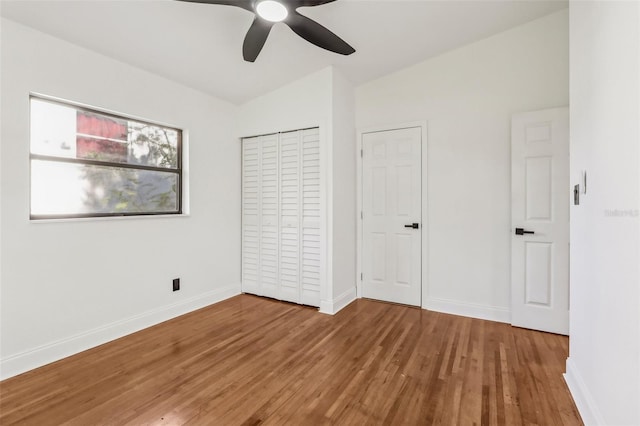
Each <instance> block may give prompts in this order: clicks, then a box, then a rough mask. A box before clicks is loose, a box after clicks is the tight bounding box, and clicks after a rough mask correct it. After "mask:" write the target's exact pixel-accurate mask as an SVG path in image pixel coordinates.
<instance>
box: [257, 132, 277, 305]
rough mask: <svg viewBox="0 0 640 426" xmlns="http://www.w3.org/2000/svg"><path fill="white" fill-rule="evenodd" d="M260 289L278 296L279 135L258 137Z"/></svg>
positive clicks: (267, 294) (261, 291)
mask: <svg viewBox="0 0 640 426" xmlns="http://www.w3.org/2000/svg"><path fill="white" fill-rule="evenodd" d="M260 139H261V140H260V144H261V148H262V149H261V155H260V213H261V221H260V222H261V223H260V274H259V276H260V290H259V292H258V294H260V295H262V296H267V297H273V298H278V296H279V294H278V293H279V292H278V288H279V279H278V254H279V253H278V228H279V221H280V220H279V219H280V214H279V209H278V174H279V170H278V169H279V168H278V135H277V134H275V135H267V136H261V137H260Z"/></svg>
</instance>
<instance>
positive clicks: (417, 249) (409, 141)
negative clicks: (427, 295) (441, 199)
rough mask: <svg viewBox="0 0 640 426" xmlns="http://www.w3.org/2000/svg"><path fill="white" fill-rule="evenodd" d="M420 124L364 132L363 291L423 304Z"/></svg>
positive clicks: (370, 295)
mask: <svg viewBox="0 0 640 426" xmlns="http://www.w3.org/2000/svg"><path fill="white" fill-rule="evenodd" d="M421 133H422V130H421V128H420V127H412V128H407V129H397V130H388V131H381V132H372V133H364V134H363V135H362V149H363V157H362V208H363V211H362V213H363V222H362V238H363V241H362V243H363V244H362V269H363V277H362V296H363V297H368V298H372V299H379V300H386V301H389V302H396V303H403V304H406V305H414V306H420V301H421V300H420V298H421V280H422V277H421V275H422V274H421V238H422V223H421V217H422V206H421V200H422V170H421V164H422V155H421V149H422V148H421V144H422V143H421V138H422V135H421Z"/></svg>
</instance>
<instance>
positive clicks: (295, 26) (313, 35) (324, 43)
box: [178, 0, 355, 62]
mask: <svg viewBox="0 0 640 426" xmlns="http://www.w3.org/2000/svg"><path fill="white" fill-rule="evenodd" d="M178 1H185V2H191V3H207V4H222V5H226V6H236V7H240V8H242V9H245V10H248V11H249V12H252V13H254V14H255V15H256V16H255V18H254V20H253V24H251V27H250V28H249V31H248V32H247V35H246V36H245V38H244V43H243V45H242V56H243V57H244V60H245V61H247V62H254V61H255V60H256V58H257V57H258V55H259V54H260V51H261V50H262V47H263V46H264V43H265V42H266V41H267V37H268V36H269V32H270V31H271V27H273V25H274V24H276V23H277V22H284V23H285V24H286V25H287V26H288V27H289V28H291V29H292V30H293V32H295V33H296V34H298V35H299V36H300V37H302V38H303V39H305V40H307V41H308V42H310V43H313V44H315V45H316V46H318V47H321V48H323V49H326V50H329V51H331V52H335V53H339V54H341V55H351V54H352V53H354V52H355V49H354V48H353V47H351V46H349V44H348V43H347V42H345V41H344V40H342V39H341V38H340V37H338V36H337V35H335V34H334V33H332V32H331V31H329V30H328V29H326V28H325V27H323V26H322V25H320V24H318V23H317V22H316V21H314V20H312V19H309V18H307V17H306V16H304V15H301V14H300V13H298V11H297V9H298V8H299V7H309V6H320V5H322V4H325V3H331V2H334V1H335V0H277V1H275V0H178Z"/></svg>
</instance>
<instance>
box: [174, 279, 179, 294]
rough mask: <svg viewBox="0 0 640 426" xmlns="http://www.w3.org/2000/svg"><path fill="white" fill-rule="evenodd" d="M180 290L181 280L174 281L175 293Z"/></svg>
mask: <svg viewBox="0 0 640 426" xmlns="http://www.w3.org/2000/svg"><path fill="white" fill-rule="evenodd" d="M178 290H180V278H176V279H174V280H173V291H178Z"/></svg>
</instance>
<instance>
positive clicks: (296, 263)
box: [280, 131, 302, 303]
mask: <svg viewBox="0 0 640 426" xmlns="http://www.w3.org/2000/svg"><path fill="white" fill-rule="evenodd" d="M300 135H301V132H300V131H295V132H287V133H282V134H281V135H280V299H282V300H286V301H289V302H296V303H300V216H301V211H300V210H301V206H302V203H301V202H300V163H301V161H300Z"/></svg>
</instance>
